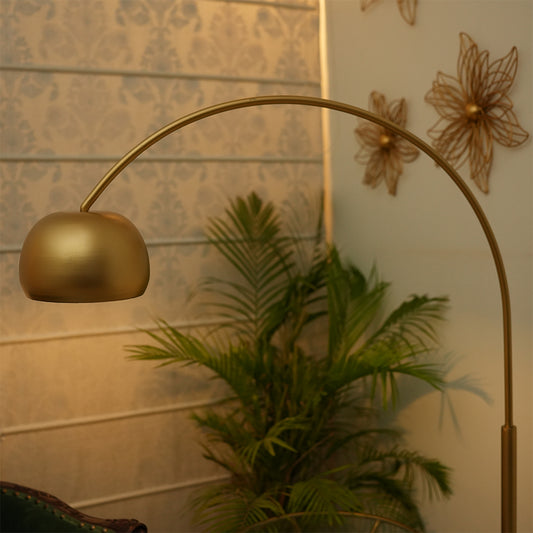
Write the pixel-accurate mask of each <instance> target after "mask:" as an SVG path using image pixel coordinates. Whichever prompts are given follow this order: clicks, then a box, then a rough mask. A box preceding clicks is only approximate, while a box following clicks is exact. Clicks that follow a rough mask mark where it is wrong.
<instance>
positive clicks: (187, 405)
mask: <svg viewBox="0 0 533 533" xmlns="http://www.w3.org/2000/svg"><path fill="white" fill-rule="evenodd" d="M0 21H1V31H0V39H1V43H0V54H1V56H0V67H1V78H0V91H1V98H0V128H1V130H0V153H1V160H0V172H1V185H0V272H1V276H0V313H1V317H0V351H1V355H0V404H1V406H2V408H1V410H0V428H1V433H2V441H1V449H0V450H1V452H0V453H1V456H0V460H1V473H0V477H2V478H3V479H7V480H11V481H14V482H19V483H22V484H27V485H29V486H32V487H35V488H38V489H41V490H45V491H49V492H51V493H53V494H56V495H57V496H59V497H61V498H63V499H64V500H66V501H67V502H69V503H73V504H75V505H79V506H81V507H82V508H83V510H85V512H87V513H89V514H95V515H101V516H115V517H117V516H132V517H136V518H138V519H139V520H143V521H145V522H146V523H148V524H149V526H150V531H152V532H158V531H159V532H166V531H190V530H192V529H191V526H190V525H189V523H188V517H187V509H186V496H187V494H188V493H189V491H190V490H191V488H193V487H195V486H196V485H198V484H202V483H204V482H206V481H208V480H209V479H212V478H213V477H216V476H219V475H220V472H218V471H216V470H215V469H214V468H213V467H212V466H211V465H209V464H207V463H206V462H205V461H204V460H203V459H202V457H201V450H200V448H199V446H198V442H197V435H196V433H195V431H194V428H193V427H192V424H191V422H190V421H189V418H188V414H189V412H190V410H191V408H192V407H194V406H196V405H203V404H206V403H209V402H210V401H211V400H212V399H213V398H217V397H218V396H219V395H220V394H222V391H221V390H220V389H219V388H218V387H217V386H216V383H213V382H211V381H209V380H208V379H207V376H206V375H204V374H202V373H201V372H196V371H194V370H193V369H190V368H187V369H179V368H177V367H175V368H174V367H167V368H164V369H155V368H152V366H151V365H150V364H149V363H138V362H131V361H128V360H127V359H126V354H125V351H124V346H125V345H127V344H133V343H138V342H143V341H145V338H144V335H143V334H142V333H138V332H137V329H138V328H142V327H150V326H151V325H152V324H153V321H152V320H153V318H154V317H163V318H165V319H167V320H168V321H170V322H172V323H175V324H183V325H187V324H194V323H197V322H201V320H202V317H201V315H198V314H197V313H196V310H194V309H192V308H191V307H190V306H188V305H187V304H186V299H187V296H188V294H189V292H190V291H191V289H192V288H194V287H195V284H196V282H197V280H198V279H199V278H200V277H201V276H203V275H205V274H209V273H212V272H213V271H215V270H216V269H220V266H219V264H218V262H217V261H218V259H217V257H216V256H215V254H214V253H213V250H211V249H210V248H209V246H207V245H206V244H205V242H204V240H203V236H202V228H203V227H204V224H205V221H206V218H207V217H208V216H210V215H217V214H219V213H220V212H221V210H222V208H223V207H224V206H225V205H226V201H227V199H228V198H229V197H232V196H234V195H235V194H246V193H247V192H249V191H251V190H256V191H257V192H259V193H260V194H261V195H263V196H264V197H265V198H270V199H274V200H276V202H278V203H279V204H280V205H285V206H293V207H294V206H297V207H298V208H299V209H301V210H302V212H304V213H305V212H306V210H307V207H308V205H309V204H311V203H314V202H315V200H316V197H317V196H318V195H319V192H320V190H321V189H322V140H321V115H320V111H319V110H316V109H309V108H302V107H293V106H275V107H268V108H253V109H249V110H244V111H235V112H231V113H228V114H225V115H223V116H219V117H214V118H212V119H208V120H205V121H203V122H202V123H199V124H195V125H192V126H189V127H187V128H185V129H184V130H182V131H180V132H178V133H177V134H175V135H174V136H172V137H171V138H168V139H166V140H165V141H163V142H161V143H160V144H158V145H157V146H155V147H153V148H152V149H150V150H149V151H148V152H147V153H146V154H144V155H143V156H142V159H141V160H139V161H138V162H136V163H134V164H133V165H131V166H130V167H129V168H128V169H127V170H126V171H125V172H124V173H123V174H122V175H121V176H120V177H119V178H118V179H117V180H116V181H115V182H114V183H113V184H112V185H111V187H110V188H109V189H108V190H107V191H106V193H105V194H104V195H103V196H102V198H101V199H99V200H98V201H97V203H96V204H95V206H94V209H96V210H113V211H118V212H120V213H122V214H124V215H125V216H127V217H128V218H130V219H131V220H132V221H133V222H134V223H135V224H136V225H137V227H138V228H139V229H140V231H141V233H142V234H143V236H144V237H145V239H146V241H147V243H148V249H149V254H150V260H151V268H152V279H151V283H150V285H149V288H148V290H147V292H146V294H145V295H144V296H143V297H142V298H140V299H137V300H132V301H125V302H114V303H110V304H90V305H89V304H87V305H86V304H77V305H64V304H45V303H38V302H32V301H29V300H27V299H26V298H25V297H24V296H23V294H22V292H21V289H20V288H19V285H18V254H19V251H20V247H21V245H22V241H23V239H24V236H25V234H26V232H27V231H28V230H29V228H30V227H31V226H32V225H33V224H34V223H35V222H36V221H37V220H38V219H39V218H41V217H42V216H44V215H46V214H48V213H50V212H53V211H61V210H77V209H78V208H79V204H80V203H81V201H82V200H83V198H84V197H85V195H86V194H87V193H88V192H89V191H90V190H91V189H92V187H93V186H94V184H95V183H96V181H97V180H98V179H99V178H100V177H101V176H102V175H103V174H104V172H105V171H106V170H107V169H108V168H109V167H110V166H111V165H112V163H113V162H114V161H116V160H117V159H118V158H119V157H120V156H121V155H122V154H123V153H125V152H126V151H128V150H129V149H130V148H131V147H132V146H133V145H135V144H136V143H137V142H139V141H140V140H142V139H143V138H144V137H145V136H146V135H148V134H149V133H151V132H153V131H155V130H156V129H158V128H159V127H161V126H163V125H165V124H166V123H168V122H171V121H172V120H174V119H176V118H178V117H179V116H182V115H184V114H186V113H188V112H191V111H194V110H196V109H198V108H200V107H203V106H207V105H211V104H215V103H219V102H222V101H225V100H229V99H234V98H239V97H245V96H255V95H260V94H278V93H279V94H282V93H295V94H296V93H297V94H306V95H315V96H318V95H320V66H319V50H318V11H317V6H316V1H315V0H292V1H285V2H276V1H259V0H258V1H233V2H232V1H221V0H164V1H161V0H158V1H156V0H105V1H104V0H33V1H32V0H28V1H24V2H21V1H19V0H0Z"/></svg>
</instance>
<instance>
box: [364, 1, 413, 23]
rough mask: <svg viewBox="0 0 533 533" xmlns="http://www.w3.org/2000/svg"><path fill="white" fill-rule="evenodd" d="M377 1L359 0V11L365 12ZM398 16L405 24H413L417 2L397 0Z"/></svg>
mask: <svg viewBox="0 0 533 533" xmlns="http://www.w3.org/2000/svg"><path fill="white" fill-rule="evenodd" d="M376 2H377V0H361V10H362V11H366V10H367V9H368V8H369V7H370V6H371V5H372V4H375V3H376ZM397 2H398V9H399V10H400V15H401V16H402V18H403V20H405V22H407V24H411V26H412V25H413V24H414V23H415V18H416V4H417V0H397Z"/></svg>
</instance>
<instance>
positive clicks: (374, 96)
mask: <svg viewBox="0 0 533 533" xmlns="http://www.w3.org/2000/svg"><path fill="white" fill-rule="evenodd" d="M369 108H370V111H372V112H373V113H376V114H377V115H380V116H382V117H384V118H386V119H388V120H390V121H391V122H394V123H395V124H398V125H399V126H402V127H405V123H406V122H407V104H406V102H405V99H404V98H400V99H398V100H393V101H392V102H391V103H390V104H388V105H387V101H386V99H385V96H383V95H382V94H381V93H379V92H377V91H372V93H371V94H370V99H369ZM355 136H356V138H357V140H358V141H359V144H360V146H361V147H360V149H359V151H358V152H357V153H356V154H355V160H356V161H358V162H359V163H363V164H364V165H366V170H365V177H364V180H363V182H364V183H365V184H367V185H370V186H371V187H377V186H378V185H379V184H380V183H381V182H382V181H383V180H384V181H385V183H386V185H387V189H388V191H389V193H390V194H392V195H393V196H394V195H396V189H397V186H398V179H399V177H400V176H401V174H402V172H403V163H404V161H405V162H411V161H414V160H415V159H416V158H417V157H418V150H417V149H416V148H415V147H414V146H413V145H412V144H411V143H410V142H409V141H407V140H405V139H404V138H403V137H400V136H399V135H396V134H395V133H393V132H392V131H389V130H388V129H387V128H385V127H383V126H380V125H378V124H374V123H370V122H368V121H361V122H360V124H359V126H358V127H357V128H356V129H355Z"/></svg>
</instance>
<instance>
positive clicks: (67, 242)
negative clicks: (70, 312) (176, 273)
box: [19, 212, 150, 302]
mask: <svg viewBox="0 0 533 533" xmlns="http://www.w3.org/2000/svg"><path fill="white" fill-rule="evenodd" d="M149 272H150V266H149V262H148V253H147V251H146V245H145V243H144V240H143V239H142V237H141V235H140V233H139V232H138V230H137V228H136V227H135V226H134V225H133V224H132V223H131V222H130V221H129V220H128V219H126V218H124V217H123V216H121V215H118V214H116V213H107V212H94V213H93V212H91V213H77V212H74V213H53V214H51V215H48V216H47V217H44V218H43V219H41V220H40V221H39V222H38V223H37V224H36V225H35V226H34V227H33V228H32V230H31V231H30V233H29V234H28V236H27V237H26V240H25V241H24V245H23V247H22V251H21V254H20V261H19V274H20V282H21V285H22V288H23V289H24V292H25V293H26V295H27V296H28V297H30V298H32V299H34V300H43V301H52V302H101V301H110V300H123V299H126V298H134V297H136V296H140V295H141V294H143V293H144V290H145V289H146V286H147V284H148V279H149Z"/></svg>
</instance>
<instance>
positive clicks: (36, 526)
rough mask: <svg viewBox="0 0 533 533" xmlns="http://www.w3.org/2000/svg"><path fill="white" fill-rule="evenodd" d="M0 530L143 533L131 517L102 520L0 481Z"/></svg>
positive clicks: (10, 532) (12, 532)
mask: <svg viewBox="0 0 533 533" xmlns="http://www.w3.org/2000/svg"><path fill="white" fill-rule="evenodd" d="M0 531H1V532H2V533H23V532H24V533H63V532H69V533H72V532H77V533H83V531H92V532H94V533H147V528H146V526H145V525H144V524H142V523H141V522H139V521H138V520H134V519H105V518H96V517H93V516H89V515H86V514H84V513H82V512H80V511H78V510H76V509H73V508H72V507H70V506H69V505H67V504H66V503H65V502H63V501H61V500H60V499H59V498H56V497H55V496H52V495H51V494H48V493H46V492H42V491H39V490H35V489H31V488H29V487H24V486H23V485H18V484H15V483H10V482H7V481H0Z"/></svg>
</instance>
